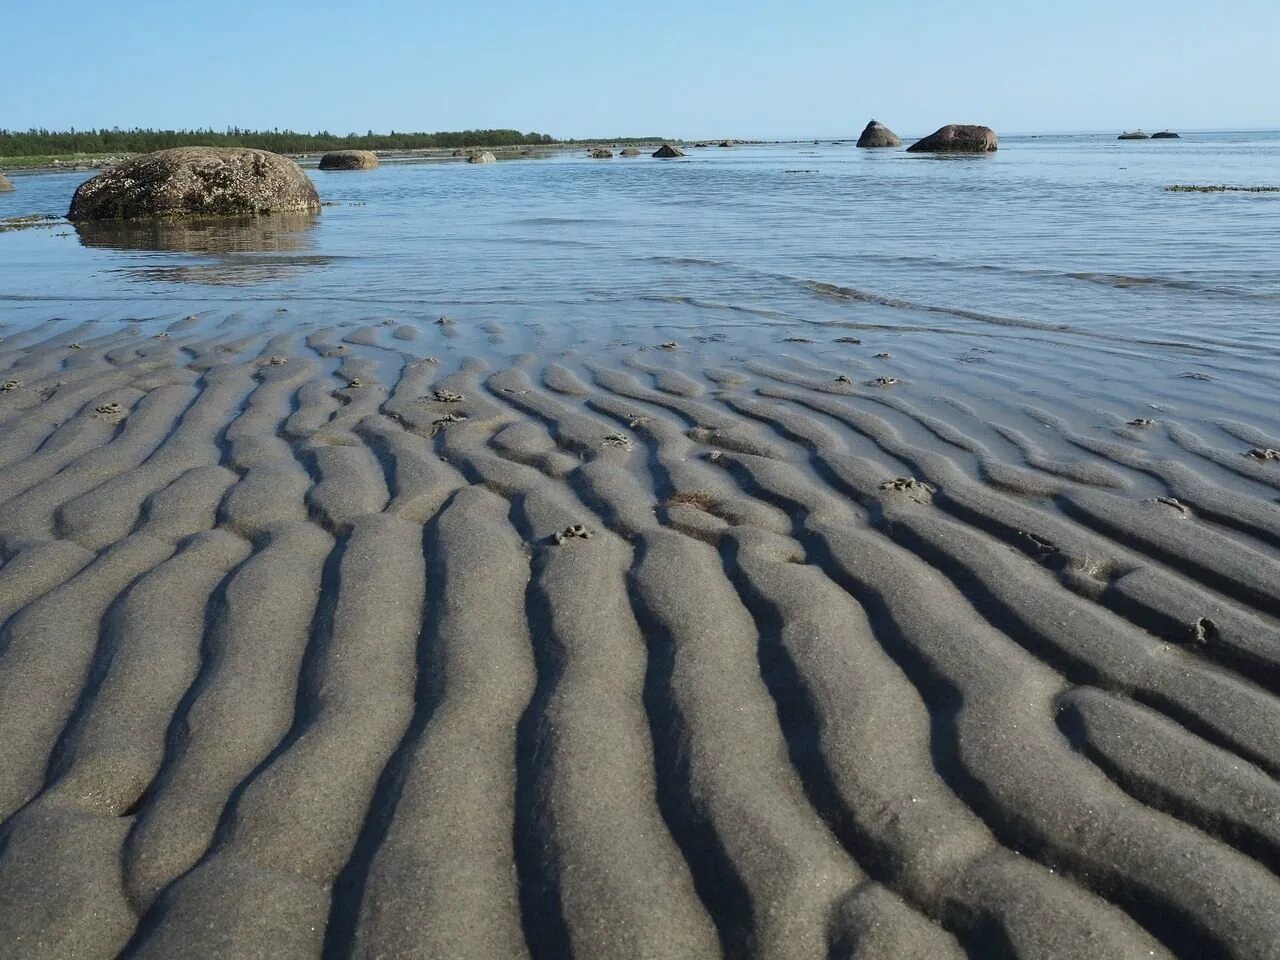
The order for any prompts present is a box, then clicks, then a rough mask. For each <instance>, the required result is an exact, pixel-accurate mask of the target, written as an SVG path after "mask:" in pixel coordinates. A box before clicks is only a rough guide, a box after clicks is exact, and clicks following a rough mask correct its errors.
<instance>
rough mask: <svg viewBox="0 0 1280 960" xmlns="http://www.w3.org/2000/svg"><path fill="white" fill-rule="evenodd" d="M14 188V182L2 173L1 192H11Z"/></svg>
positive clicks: (0, 178) (0, 174)
mask: <svg viewBox="0 0 1280 960" xmlns="http://www.w3.org/2000/svg"><path fill="white" fill-rule="evenodd" d="M12 190H13V182H12V181H11V180H10V179H9V178H8V177H6V176H5V175H4V174H3V173H0V193H10V192H11V191H12Z"/></svg>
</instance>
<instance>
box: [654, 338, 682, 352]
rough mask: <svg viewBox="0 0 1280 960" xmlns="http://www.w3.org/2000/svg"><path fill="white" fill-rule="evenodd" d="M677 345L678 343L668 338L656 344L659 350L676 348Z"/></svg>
mask: <svg viewBox="0 0 1280 960" xmlns="http://www.w3.org/2000/svg"><path fill="white" fill-rule="evenodd" d="M679 346H680V344H678V343H676V342H675V341H674V340H668V341H667V342H666V343H660V344H658V348H659V349H660V350H676V349H678V348H679Z"/></svg>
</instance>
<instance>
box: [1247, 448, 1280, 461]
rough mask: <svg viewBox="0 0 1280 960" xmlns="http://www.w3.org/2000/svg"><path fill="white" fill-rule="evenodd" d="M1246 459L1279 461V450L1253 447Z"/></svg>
mask: <svg viewBox="0 0 1280 960" xmlns="http://www.w3.org/2000/svg"><path fill="white" fill-rule="evenodd" d="M1245 456H1246V457H1253V459H1255V460H1280V450H1272V449H1271V448H1270V447H1254V448H1253V449H1252V450H1250V451H1249V452H1248V453H1246V454H1245Z"/></svg>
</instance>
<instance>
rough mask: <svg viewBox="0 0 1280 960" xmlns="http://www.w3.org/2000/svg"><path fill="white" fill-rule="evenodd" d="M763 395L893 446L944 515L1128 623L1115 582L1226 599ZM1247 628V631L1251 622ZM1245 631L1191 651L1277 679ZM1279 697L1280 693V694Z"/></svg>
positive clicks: (912, 453) (1181, 633)
mask: <svg viewBox="0 0 1280 960" xmlns="http://www.w3.org/2000/svg"><path fill="white" fill-rule="evenodd" d="M762 392H763V393H764V394H765V395H766V396H770V397H777V398H780V399H785V400H790V401H793V402H795V403H798V404H800V405H802V406H804V407H808V408H810V409H814V410H817V411H819V412H821V413H824V414H828V415H830V416H833V417H835V418H837V419H839V420H841V421H843V422H845V423H847V424H848V425H849V426H850V427H852V428H853V429H854V430H859V431H865V432H866V433H867V434H869V435H871V436H873V437H875V439H876V442H877V443H880V444H883V445H885V446H886V447H888V448H889V449H890V450H891V451H892V452H894V453H895V454H896V455H898V456H900V457H902V458H904V459H905V460H906V461H907V462H908V463H910V464H912V465H913V466H914V468H915V469H916V470H917V471H918V472H917V476H918V477H920V478H922V479H924V480H927V481H929V482H931V483H933V484H935V485H936V487H937V490H936V492H935V493H934V494H933V495H932V500H933V502H934V503H935V504H936V505H938V506H940V507H941V508H942V509H943V510H944V511H946V512H948V513H951V514H954V515H955V516H957V517H959V518H960V519H962V520H964V521H965V522H966V523H969V524H971V525H975V526H978V527H980V528H982V529H984V530H986V531H987V532H989V533H995V534H996V535H997V536H999V537H1000V538H1001V539H1003V540H1005V541H1006V542H1007V543H1009V544H1010V545H1012V546H1014V547H1015V548H1017V549H1018V550H1019V551H1021V552H1023V553H1025V554H1026V555H1028V556H1030V557H1032V558H1033V559H1035V560H1036V561H1037V562H1038V563H1041V564H1042V565H1044V566H1047V567H1048V568H1050V569H1052V570H1054V571H1056V572H1058V574H1059V577H1060V579H1061V580H1062V581H1063V582H1064V583H1065V584H1066V585H1068V586H1071V587H1072V588H1073V589H1075V590H1077V592H1082V593H1084V594H1085V595H1088V596H1090V597H1091V598H1092V599H1094V600H1097V601H1099V602H1101V603H1103V604H1104V605H1108V606H1111V607H1113V609H1115V610H1116V612H1119V613H1121V614H1122V615H1125V616H1132V614H1133V607H1134V605H1135V598H1134V597H1125V598H1123V599H1121V598H1117V597H1115V596H1113V594H1112V593H1111V591H1110V590H1108V589H1106V588H1107V587H1108V583H1109V581H1111V580H1113V579H1115V578H1117V577H1120V576H1122V575H1124V574H1126V573H1128V572H1130V571H1135V570H1139V569H1142V570H1143V571H1144V573H1145V574H1146V575H1147V576H1148V577H1149V578H1150V580H1151V581H1153V582H1155V583H1160V584H1162V585H1163V590H1164V592H1165V593H1166V594H1167V595H1168V596H1170V597H1180V598H1183V599H1185V600H1190V601H1192V602H1193V603H1194V604H1195V605H1196V606H1197V607H1199V608H1201V609H1204V610H1206V611H1209V610H1211V609H1213V608H1215V607H1218V606H1220V605H1221V604H1222V600H1221V599H1220V598H1218V597H1217V596H1216V595H1215V594H1212V593H1210V592H1209V591H1207V590H1205V589H1204V588H1202V587H1200V586H1199V585H1198V584H1196V583H1195V582H1193V581H1189V580H1186V579H1184V578H1182V577H1181V576H1178V575H1176V574H1174V573H1173V572H1172V571H1170V570H1168V569H1167V568H1163V567H1156V566H1150V565H1148V561H1147V558H1146V557H1145V556H1144V555H1142V554H1135V553H1133V552H1131V551H1130V550H1129V549H1128V545H1127V544H1124V545H1122V544H1120V543H1118V542H1116V541H1114V540H1109V539H1107V538H1105V537H1101V536H1098V535H1096V534H1095V533H1093V532H1092V531H1090V529H1089V528H1087V527H1082V526H1078V525H1076V524H1074V523H1068V522H1065V521H1063V520H1062V519H1061V518H1060V517H1058V516H1054V515H1052V514H1050V513H1048V512H1047V511H1045V510H1041V509H1038V508H1036V507H1034V506H1032V505H1031V504H1030V503H1028V502H1027V501H1026V500H1025V499H1024V498H1015V497H1011V496H1008V495H1004V494H997V493H995V492H994V491H992V490H990V489H989V488H986V487H984V486H983V485H981V484H979V483H977V482H975V481H973V480H971V479H969V478H967V477H966V476H965V475H964V474H963V473H962V472H960V471H959V470H958V469H956V467H955V465H954V464H953V463H952V462H951V461H950V460H948V459H947V458H946V457H942V456H940V455H938V454H935V453H932V452H929V451H925V450H922V449H919V448H913V447H909V446H907V445H905V444H904V443H902V441H901V440H900V438H898V437H897V436H896V435H895V434H894V433H893V432H892V431H891V430H889V429H888V428H887V426H886V425H885V424H883V423H882V422H878V421H876V419H875V418H873V417H868V416H867V415H865V414H863V413H861V412H860V411H856V410H852V409H850V408H848V407H845V406H843V405H842V404H840V403H839V402H838V401H835V400H832V399H823V398H819V397H816V396H814V395H811V394H801V393H798V392H796V391H791V390H773V389H770V390H766V391H762ZM753 409H754V408H753ZM1161 506H1163V505H1161ZM1141 612H1142V613H1143V616H1141V617H1139V620H1145V621H1147V622H1150V620H1152V619H1159V611H1158V608H1154V607H1153V608H1152V609H1150V610H1143V611H1141ZM1148 614H1149V615H1148ZM1200 616H1203V614H1201V615H1200ZM1196 620H1198V617H1197V618H1196ZM1196 620H1193V621H1190V622H1187V623H1186V624H1185V625H1181V626H1180V627H1179V629H1178V630H1177V631H1175V632H1173V633H1172V634H1166V637H1167V638H1168V639H1173V640H1175V641H1177V642H1184V643H1185V642H1186V641H1188V640H1190V639H1192V638H1194V637H1195V634H1196V631H1195V626H1196ZM1244 622H1245V623H1247V615H1246V618H1245V621H1244ZM1239 625H1241V623H1240V621H1237V622H1236V623H1234V624H1233V623H1232V621H1231V620H1229V619H1227V618H1224V627H1223V628H1222V629H1220V630H1218V631H1216V634H1215V636H1214V638H1213V640H1212V642H1208V643H1196V644H1191V645H1190V646H1189V647H1188V650H1190V651H1192V652H1195V653H1199V654H1204V655H1206V656H1209V657H1212V658H1214V659H1216V660H1219V661H1221V662H1224V663H1239V664H1241V665H1244V664H1248V665H1249V666H1250V670H1251V671H1252V670H1253V669H1254V668H1256V667H1261V668H1263V670H1264V671H1265V672H1264V674H1263V676H1264V677H1273V676H1274V675H1275V671H1276V667H1277V665H1278V664H1280V649H1277V648H1276V647H1274V646H1273V645H1271V644H1268V643H1266V642H1265V639H1264V640H1262V641H1260V640H1259V638H1258V637H1257V636H1255V635H1253V634H1250V633H1249V632H1248V631H1247V630H1244V631H1241V630H1238V629H1232V627H1233V626H1239ZM1251 675H1253V674H1252V672H1251ZM1272 689H1275V688H1274V686H1273V687H1272Z"/></svg>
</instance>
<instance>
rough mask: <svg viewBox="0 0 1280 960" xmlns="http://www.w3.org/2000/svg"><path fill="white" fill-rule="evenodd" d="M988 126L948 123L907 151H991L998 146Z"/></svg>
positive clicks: (994, 133)
mask: <svg viewBox="0 0 1280 960" xmlns="http://www.w3.org/2000/svg"><path fill="white" fill-rule="evenodd" d="M999 143H1000V141H999V139H998V138H997V137H996V132H995V131H994V130H992V129H991V128H990V127H983V126H978V125H976V124H969V123H949V124H947V125H946V126H945V127H941V128H939V129H938V130H935V131H934V132H933V133H931V134H929V136H927V137H925V138H924V139H923V140H917V141H916V142H915V143H913V144H912V145H911V146H909V147H907V152H908V153H991V152H992V151H994V150H996V148H997V147H998V146H999Z"/></svg>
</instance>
